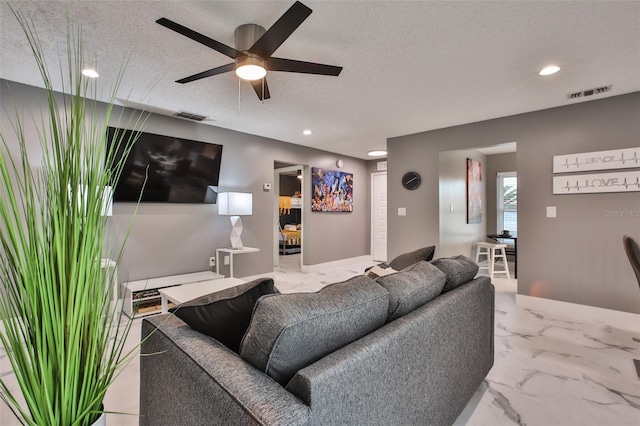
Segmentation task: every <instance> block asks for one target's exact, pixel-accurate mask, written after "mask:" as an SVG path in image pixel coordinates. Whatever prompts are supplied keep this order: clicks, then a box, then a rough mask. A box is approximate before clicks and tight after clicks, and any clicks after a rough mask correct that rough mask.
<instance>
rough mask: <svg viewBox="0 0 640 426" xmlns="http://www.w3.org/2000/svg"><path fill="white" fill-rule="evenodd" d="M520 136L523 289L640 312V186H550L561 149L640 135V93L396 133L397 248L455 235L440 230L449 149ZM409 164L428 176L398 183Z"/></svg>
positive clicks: (393, 213)
mask: <svg viewBox="0 0 640 426" xmlns="http://www.w3.org/2000/svg"><path fill="white" fill-rule="evenodd" d="M513 141H516V142H517V152H516V164H517V172H518V185H519V188H518V203H519V205H518V222H519V223H518V294H521V295H528V296H534V297H541V298H547V299H553V300H558V301H565V302H571V303H578V304H583V305H590V306H596V307H601V308H607V309H615V310H620V311H625V312H632V313H640V290H639V289H638V284H637V282H636V279H635V277H634V275H633V272H632V270H631V267H630V265H629V261H628V259H627V258H626V255H625V253H624V250H623V248H622V236H623V235H624V234H628V235H630V236H632V237H633V238H635V239H637V240H640V214H638V212H640V193H638V192H626V193H602V194H582V195H553V194H552V179H553V170H552V160H553V156H554V155H562V154H572V153H580V152H592V151H602V150H611V149H618V148H631V147H636V146H638V145H639V144H640V92H635V93H631V94H626V95H620V96H615V97H609V98H605V99H600V100H594V101H589V102H580V103H576V104H573V105H569V106H564V107H558V108H552V109H547V110H542V111H536V112H532V113H527V114H520V115H515V116H510V117H504V118H499V119H495V120H488V121H483V122H478V123H471V124H467V125H461V126H456V127H451V128H446V129H439V130H434V131H428V132H423V133H418V134H413V135H407V136H402V137H396V138H391V139H388V141H387V149H388V152H389V154H388V162H389V163H388V164H389V173H388V178H389V182H388V186H389V246H388V251H389V257H390V258H393V257H394V256H396V255H398V254H400V253H402V252H405V251H407V249H411V248H417V247H421V246H424V245H426V244H436V245H437V246H441V245H442V244H443V243H444V244H445V246H446V244H447V243H448V242H447V241H445V242H442V241H440V235H439V234H440V233H439V230H440V217H439V216H440V214H439V212H440V206H439V182H440V178H439V173H440V171H439V161H440V160H439V158H440V153H441V152H446V151H452V150H458V149H474V148H478V147H487V146H492V145H496V144H501V143H506V142H513ZM409 170H415V171H417V172H419V173H420V174H421V175H422V178H423V183H422V185H420V187H419V188H418V189H417V190H415V191H407V190H405V189H404V188H402V185H401V183H400V179H401V177H402V175H403V174H404V173H406V172H407V171H409ZM547 206H556V208H557V217H556V218H547V217H546V207H547ZM398 207H407V216H405V217H399V216H398V215H397V208H398ZM485 223H486V222H485Z"/></svg>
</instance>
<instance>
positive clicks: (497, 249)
mask: <svg viewBox="0 0 640 426" xmlns="http://www.w3.org/2000/svg"><path fill="white" fill-rule="evenodd" d="M475 246H476V258H475V262H476V264H478V266H479V268H478V269H486V270H487V272H489V277H490V278H491V279H493V275H494V274H506V275H507V278H511V275H510V274H509V265H508V264H507V252H506V248H507V245H506V244H493V243H484V242H477V243H475ZM480 256H485V257H486V261H487V266H482V265H480V263H479V262H480ZM500 259H501V260H502V266H503V270H501V271H496V268H495V267H496V260H500Z"/></svg>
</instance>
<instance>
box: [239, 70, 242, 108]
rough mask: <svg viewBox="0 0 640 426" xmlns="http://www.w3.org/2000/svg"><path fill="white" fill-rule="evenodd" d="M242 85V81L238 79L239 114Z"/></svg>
mask: <svg viewBox="0 0 640 426" xmlns="http://www.w3.org/2000/svg"><path fill="white" fill-rule="evenodd" d="M241 85H242V79H241V78H239V79H238V114H240V87H241Z"/></svg>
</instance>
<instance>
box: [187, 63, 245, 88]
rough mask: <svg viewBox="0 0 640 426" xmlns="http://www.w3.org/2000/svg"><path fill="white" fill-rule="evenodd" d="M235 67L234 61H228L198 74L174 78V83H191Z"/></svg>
mask: <svg viewBox="0 0 640 426" xmlns="http://www.w3.org/2000/svg"><path fill="white" fill-rule="evenodd" d="M235 67H236V64H235V63H233V62H232V63H230V64H227V65H222V66H221V67H217V68H211V69H210V70H207V71H202V72H199V73H198V74H194V75H191V76H189V77H185V78H181V79H180V80H176V83H182V84H184V83H191V82H192V81H196V80H200V79H201V78H206V77H211V76H212V75H218V74H222V73H225V72H229V71H233V70H234V69H235Z"/></svg>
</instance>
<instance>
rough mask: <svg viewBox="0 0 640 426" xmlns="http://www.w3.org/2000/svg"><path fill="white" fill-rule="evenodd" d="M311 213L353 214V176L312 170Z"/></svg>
mask: <svg viewBox="0 0 640 426" xmlns="http://www.w3.org/2000/svg"><path fill="white" fill-rule="evenodd" d="M311 193H312V194H313V196H312V197H311V211H312V212H352V211H353V174H352V173H344V172H339V171H336V170H325V169H320V168H317V167H312V168H311Z"/></svg>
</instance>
